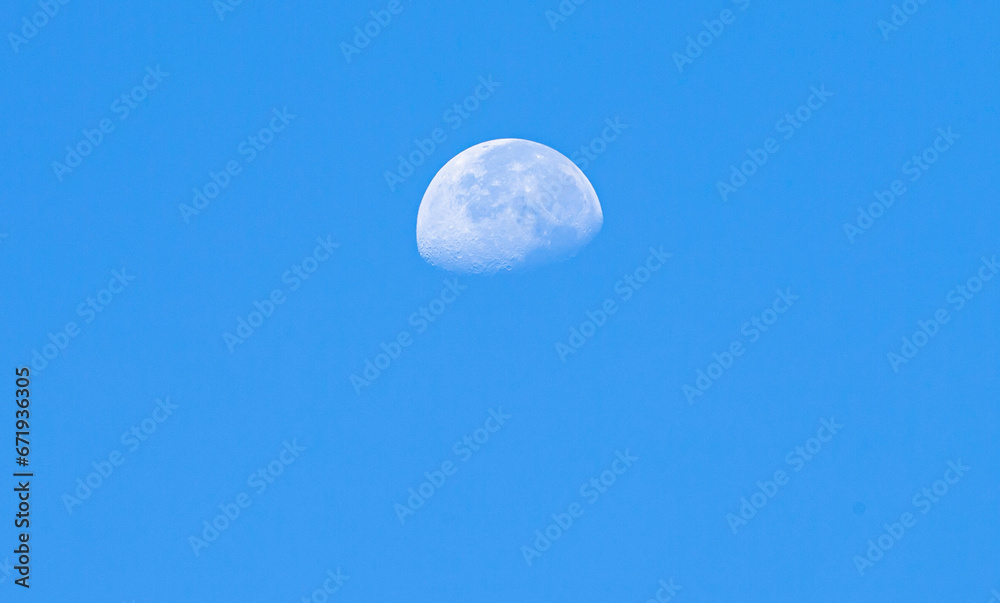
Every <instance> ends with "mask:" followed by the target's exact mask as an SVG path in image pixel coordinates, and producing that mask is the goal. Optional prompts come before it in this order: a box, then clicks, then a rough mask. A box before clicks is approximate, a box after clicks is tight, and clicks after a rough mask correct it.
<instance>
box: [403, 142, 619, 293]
mask: <svg viewBox="0 0 1000 603" xmlns="http://www.w3.org/2000/svg"><path fill="white" fill-rule="evenodd" d="M603 222H604V216H603V214H602V213H601V204H600V202H599V201H598V200H597V193H596V192H594V187H593V186H591V184H590V181H589V180H587V177H586V176H584V175H583V172H581V171H580V169H579V168H578V167H576V164H574V163H573V162H572V161H570V160H569V159H567V158H566V157H565V156H564V155H562V154H560V153H559V152H558V151H555V150H553V149H550V148H549V147H547V146H545V145H542V144H538V143H537V142H531V141H529V140H520V139H517V138H504V139H501V140H491V141H489V142H484V143H481V144H477V145H476V146H474V147H471V148H469V149H466V150H464V151H462V152H461V153H459V154H458V155H456V156H455V157H454V158H453V159H452V160H451V161H449V162H448V163H447V164H445V166H444V167H443V168H441V171H439V172H438V173H437V175H436V176H434V179H433V180H432V181H431V183H430V186H428V187H427V192H426V193H424V198H423V200H422V201H421V202H420V210H419V211H418V212H417V248H418V249H419V251H420V255H421V256H422V257H423V258H424V259H425V260H427V262H428V263H430V264H432V265H434V266H438V267H441V268H444V269H446V270H450V271H453V272H464V273H494V272H497V271H498V270H502V269H507V270H510V269H512V268H517V267H521V266H526V265H530V264H536V263H542V262H549V261H554V260H559V259H564V258H567V257H571V256H573V255H575V254H576V252H577V251H579V250H580V248H582V247H583V246H584V245H586V244H587V243H588V242H589V241H590V240H591V239H593V238H594V236H595V235H596V234H597V233H598V232H599V231H600V230H601V225H602V224H603Z"/></svg>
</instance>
